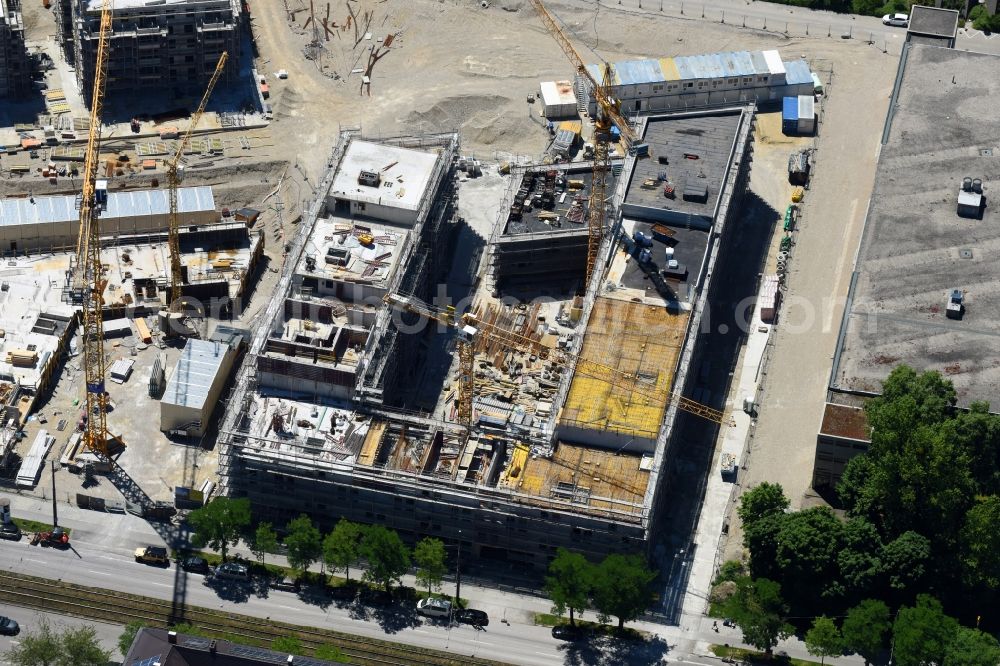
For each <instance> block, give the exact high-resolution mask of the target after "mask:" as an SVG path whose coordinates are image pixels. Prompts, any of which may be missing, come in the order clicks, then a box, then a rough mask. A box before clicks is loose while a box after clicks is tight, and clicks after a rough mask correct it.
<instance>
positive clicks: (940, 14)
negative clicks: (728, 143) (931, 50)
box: [906, 5, 958, 39]
mask: <svg viewBox="0 0 1000 666" xmlns="http://www.w3.org/2000/svg"><path fill="white" fill-rule="evenodd" d="M906 31H907V32H908V33H917V34H921V35H931V36H935V37H946V38H949V39H954V38H955V36H956V35H957V34H958V10H957V9H941V8H938V7H926V6H924V5H913V6H912V7H910V22H909V25H908V26H907V28H906Z"/></svg>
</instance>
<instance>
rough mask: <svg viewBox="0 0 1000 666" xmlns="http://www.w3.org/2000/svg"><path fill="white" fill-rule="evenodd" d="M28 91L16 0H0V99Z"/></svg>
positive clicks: (27, 68) (25, 54)
mask: <svg viewBox="0 0 1000 666" xmlns="http://www.w3.org/2000/svg"><path fill="white" fill-rule="evenodd" d="M30 90H31V68H30V66H29V59H28V50H27V48H26V47H25V44H24V21H23V20H22V19H21V2H20V0H0V98H18V97H24V96H25V95H27V94H28V91H30Z"/></svg>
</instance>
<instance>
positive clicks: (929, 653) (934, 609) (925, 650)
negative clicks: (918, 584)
mask: <svg viewBox="0 0 1000 666" xmlns="http://www.w3.org/2000/svg"><path fill="white" fill-rule="evenodd" d="M957 635H958V621H957V620H956V619H955V618H953V617H948V616H947V615H945V614H944V610H943V609H942V607H941V602H940V601H938V600H937V599H935V598H934V597H932V596H930V595H929V594H920V595H918V596H917V605H916V606H913V607H904V608H901V609H900V610H899V613H898V614H897V615H896V621H895V622H894V623H893V625H892V640H893V655H894V657H895V661H896V664H898V666H925V665H926V664H940V663H942V662H943V661H944V658H945V654H947V652H948V648H949V647H950V646H951V645H952V642H953V641H954V640H955V639H956V637H957Z"/></svg>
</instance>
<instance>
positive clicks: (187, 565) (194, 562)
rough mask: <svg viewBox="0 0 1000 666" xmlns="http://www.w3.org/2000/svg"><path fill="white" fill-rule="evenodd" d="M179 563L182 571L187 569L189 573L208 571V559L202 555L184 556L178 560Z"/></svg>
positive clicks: (205, 572) (204, 572)
mask: <svg viewBox="0 0 1000 666" xmlns="http://www.w3.org/2000/svg"><path fill="white" fill-rule="evenodd" d="M180 563H181V568H182V569H184V571H189V572H191V573H200V574H207V573H208V571H209V569H208V560H206V559H205V558H204V557H194V556H192V557H185V558H184V559H183V560H181V561H180Z"/></svg>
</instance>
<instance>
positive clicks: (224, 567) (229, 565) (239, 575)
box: [215, 562, 250, 580]
mask: <svg viewBox="0 0 1000 666" xmlns="http://www.w3.org/2000/svg"><path fill="white" fill-rule="evenodd" d="M215 577H216V578H228V579H230V580H250V570H249V569H247V566H246V565H245V564H240V563H239V562H223V563H222V564H220V565H219V566H217V567H215Z"/></svg>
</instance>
